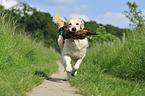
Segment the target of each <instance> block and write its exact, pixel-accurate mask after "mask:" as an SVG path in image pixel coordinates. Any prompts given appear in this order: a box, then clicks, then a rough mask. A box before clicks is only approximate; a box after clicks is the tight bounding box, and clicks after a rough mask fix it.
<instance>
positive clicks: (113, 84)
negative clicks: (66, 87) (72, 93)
mask: <svg viewBox="0 0 145 96" xmlns="http://www.w3.org/2000/svg"><path fill="white" fill-rule="evenodd" d="M144 34H145V31H144V29H138V30H133V31H132V32H129V35H128V36H129V37H128V39H127V40H126V41H125V43H124V45H123V44H122V42H120V43H119V42H118V44H114V45H111V44H109V43H108V44H107V43H106V44H102V43H97V44H96V45H94V46H93V47H91V48H89V49H88V50H87V54H86V57H85V58H84V61H83V62H82V65H81V66H80V69H79V71H78V76H76V77H73V78H71V79H70V82H71V84H72V85H74V86H75V87H78V88H79V89H80V92H79V93H81V94H83V95H84V96H98V95H100V96H125V95H127V96H144V90H145V87H144V85H145V82H144V80H145V79H144V77H145V70H144V64H145V38H144Z"/></svg>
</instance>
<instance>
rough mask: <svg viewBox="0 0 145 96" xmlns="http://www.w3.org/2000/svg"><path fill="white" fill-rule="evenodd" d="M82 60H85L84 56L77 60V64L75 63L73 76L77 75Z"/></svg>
mask: <svg viewBox="0 0 145 96" xmlns="http://www.w3.org/2000/svg"><path fill="white" fill-rule="evenodd" d="M82 60H83V58H82V59H78V60H77V62H76V64H75V65H74V67H73V70H72V72H71V75H72V76H76V75H77V70H78V69H79V67H80V65H81V63H82Z"/></svg>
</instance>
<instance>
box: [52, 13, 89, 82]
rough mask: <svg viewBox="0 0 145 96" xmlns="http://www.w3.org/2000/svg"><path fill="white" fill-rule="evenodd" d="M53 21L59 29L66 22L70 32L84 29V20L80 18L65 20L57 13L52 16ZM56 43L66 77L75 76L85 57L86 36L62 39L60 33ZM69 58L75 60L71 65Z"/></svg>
mask: <svg viewBox="0 0 145 96" xmlns="http://www.w3.org/2000/svg"><path fill="white" fill-rule="evenodd" d="M53 22H54V23H55V24H56V25H57V26H58V28H59V29H60V28H61V27H63V26H64V24H65V23H66V26H67V27H68V28H69V31H70V32H77V31H78V30H80V29H84V22H83V21H82V20H81V19H76V18H71V19H69V20H68V21H66V20H65V19H64V18H62V17H60V16H59V15H56V16H53ZM58 45H59V46H60V48H61V54H62V60H63V65H64V66H65V70H66V72H67V73H68V79H69V78H70V76H76V75H77V70H78V69H79V67H80V65H81V62H82V60H83V59H84V57H85V54H86V50H87V47H88V40H87V38H84V39H64V38H63V37H62V36H61V35H59V37H58ZM71 60H73V61H74V62H75V65H74V66H73V67H72V65H71Z"/></svg>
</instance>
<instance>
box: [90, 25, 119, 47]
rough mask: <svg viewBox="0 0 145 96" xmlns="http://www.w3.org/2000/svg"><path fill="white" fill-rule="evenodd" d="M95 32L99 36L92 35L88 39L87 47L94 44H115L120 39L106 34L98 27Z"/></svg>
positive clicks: (101, 27) (103, 29)
mask: <svg viewBox="0 0 145 96" xmlns="http://www.w3.org/2000/svg"><path fill="white" fill-rule="evenodd" d="M96 31H97V32H99V33H100V34H99V35H94V36H92V37H90V38H88V41H89V45H93V44H96V43H97V42H101V43H103V42H117V41H119V40H120V39H119V38H118V37H116V36H114V35H111V34H110V33H107V32H106V29H105V27H103V26H99V28H97V29H96Z"/></svg>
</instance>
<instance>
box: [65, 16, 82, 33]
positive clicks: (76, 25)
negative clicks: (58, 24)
mask: <svg viewBox="0 0 145 96" xmlns="http://www.w3.org/2000/svg"><path fill="white" fill-rule="evenodd" d="M66 25H67V26H68V28H69V31H70V32H77V31H78V30H80V29H84V22H83V21H82V20H81V19H76V18H72V19H69V20H68V21H67V23H66Z"/></svg>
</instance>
